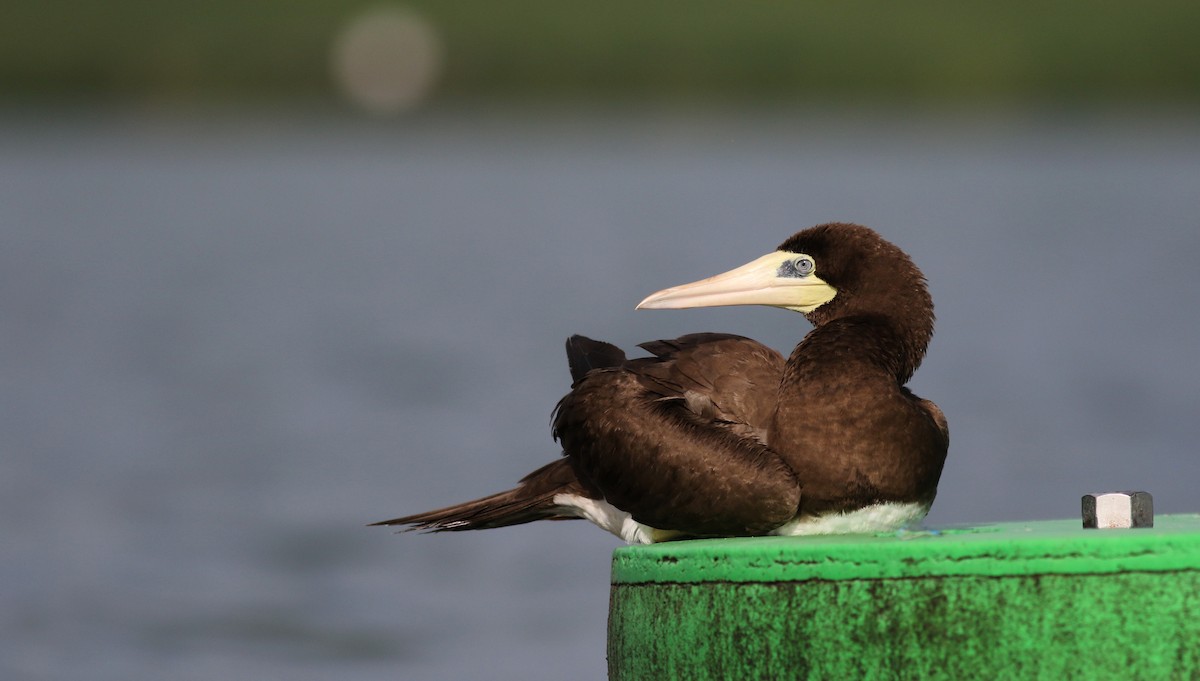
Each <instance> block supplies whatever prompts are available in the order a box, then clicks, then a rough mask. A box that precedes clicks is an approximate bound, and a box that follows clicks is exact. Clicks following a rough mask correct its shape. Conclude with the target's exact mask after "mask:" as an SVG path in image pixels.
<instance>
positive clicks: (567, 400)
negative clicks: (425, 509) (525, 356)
mask: <svg viewBox="0 0 1200 681" xmlns="http://www.w3.org/2000/svg"><path fill="white" fill-rule="evenodd" d="M642 347H643V348H645V349H646V350H648V351H649V352H650V353H652V354H653V355H654V356H653V357H647V358H639V359H634V360H627V361H625V362H623V363H621V364H620V365H618V366H608V367H601V368H596V369H592V370H591V371H588V372H587V373H586V374H585V375H584V376H582V377H581V378H580V379H579V380H577V381H576V383H575V387H574V389H572V391H571V392H570V393H569V394H568V395H567V396H566V397H564V398H563V399H562V401H561V402H559V405H558V407H557V409H556V413H555V417H554V434H555V437H556V438H558V440H559V441H560V442H561V443H562V445H563V451H564V453H565V454H566V455H567V456H568V457H569V458H570V460H571V462H572V467H573V468H575V469H576V470H577V471H578V472H579V474H580V477H581V478H583V479H585V480H586V481H587V482H588V483H590V484H591V485H594V486H595V487H596V488H597V489H598V490H600V492H601V493H602V494H603V495H604V497H605V499H606V500H607V501H608V502H609V503H611V504H612V505H614V506H616V507H617V508H620V509H621V510H624V511H628V512H629V513H631V514H632V515H633V517H634V519H635V520H637V521H638V522H641V523H644V524H646V525H649V526H651V527H655V528H658V529H664V530H680V531H683V532H685V533H688V534H696V535H705V534H712V535H730V534H757V533H762V532H765V531H767V530H769V529H771V528H772V527H774V526H775V525H778V524H781V523H783V522H786V521H787V520H789V519H791V517H792V515H794V513H795V512H796V508H797V506H798V504H799V488H798V486H797V484H796V480H795V477H794V475H793V474H792V472H791V471H790V469H788V468H787V467H786V466H785V465H784V464H783V463H782V461H781V460H780V459H779V457H778V456H777V455H776V454H775V453H774V452H773V451H771V449H770V448H769V447H768V443H767V442H766V441H765V435H764V434H765V432H766V429H767V425H768V424H769V422H770V419H771V415H772V412H773V409H774V405H775V401H776V400H777V399H778V389H779V384H780V379H781V376H782V372H783V365H784V360H783V358H782V357H781V356H780V355H779V354H778V353H777V352H775V351H773V350H771V349H769V348H767V347H765V346H763V345H761V344H760V343H757V342H755V341H752V340H750V339H747V338H743V337H740V336H733V335H726V334H693V335H689V336H683V337H681V338H677V339H674V340H667V341H654V342H651V343H646V344H644V345H643V346H642ZM609 356H611V354H610V355H609Z"/></svg>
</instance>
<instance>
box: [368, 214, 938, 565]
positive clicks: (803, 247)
mask: <svg viewBox="0 0 1200 681" xmlns="http://www.w3.org/2000/svg"><path fill="white" fill-rule="evenodd" d="M717 305H770V306H774V307H780V308H784V309H788V310H794V311H797V312H800V313H801V314H803V315H804V316H805V317H807V318H808V320H809V321H810V322H811V323H812V325H813V329H812V330H811V331H810V332H809V333H808V335H806V336H805V337H804V339H803V340H801V341H800V344H799V345H797V346H796V348H795V349H794V350H793V351H792V353H791V356H790V357H788V358H787V359H786V360H784V358H783V356H782V355H780V354H779V353H778V352H776V351H774V350H772V349H770V348H768V347H766V346H764V345H762V344H760V343H758V342H756V341H753V340H750V339H748V338H743V337H741V336H735V335H730V334H719V333H699V334H691V335H687V336H682V337H680V338H676V339H674V340H659V341H652V342H649V343H643V344H642V345H641V346H640V347H642V348H643V349H645V350H646V351H648V352H649V353H650V354H651V355H652V356H651V357H642V358H636V359H627V358H626V357H625V353H624V352H622V351H621V350H620V349H619V348H617V347H616V346H613V345H610V344H608V343H604V342H600V341H594V340H591V339H589V338H584V337H583V336H572V337H571V338H570V339H569V340H568V341H567V358H568V363H569V365H570V369H571V377H572V379H573V384H572V387H571V392H570V393H568V394H567V395H566V396H565V397H563V398H562V400H561V401H559V403H558V406H557V407H556V408H555V411H554V419H553V434H554V437H555V439H556V440H558V442H559V443H560V444H561V445H562V450H563V456H562V458H560V459H558V460H556V461H554V462H553V463H550V464H548V465H546V466H543V467H541V468H539V469H537V470H536V471H534V472H532V473H530V474H529V475H527V476H525V477H524V478H522V479H521V481H520V483H519V484H518V485H517V487H516V488H514V489H511V490H508V491H506V492H500V493H499V494H493V495H491V496H487V497H484V498H482V499H477V500H475V501H468V502H466V503H462V504H458V505H455V506H450V507H447V508H443V509H439V510H435V511H428V512H425V513H417V514H414V515H409V516H404V517H401V518H395V519H392V520H386V521H383V522H380V523H375V524H376V525H408V526H409V528H408V529H413V530H425V531H431V532H442V531H458V530H475V529H486V528H492V527H504V526H506V525H516V524H520V523H526V522H530V521H533V520H543V519H550V520H562V519H568V518H586V519H588V520H590V521H592V522H593V523H595V524H597V525H599V526H600V527H602V528H604V529H606V530H608V531H610V532H612V533H613V534H616V535H617V536H619V537H621V538H622V539H624V540H625V541H627V542H629V543H652V542H656V541H663V540H666V539H673V538H678V537H721V536H744V535H767V534H776V535H797V534H833V533H849V532H874V531H890V530H893V529H898V528H901V527H905V526H908V525H910V524H913V523H916V522H918V521H920V520H921V519H922V518H924V517H925V514H926V513H927V512H928V511H929V507H930V505H931V504H932V503H933V499H934V495H935V494H936V492H937V484H938V478H939V477H940V476H941V472H942V464H943V463H944V461H945V459H946V450H947V447H948V444H949V434H948V430H947V427H946V418H945V416H944V415H943V414H942V412H941V410H940V409H938V407H937V405H935V404H934V403H933V402H930V401H929V400H924V399H921V398H919V397H917V396H916V395H914V394H913V393H912V392H911V391H909V390H908V388H906V387H905V385H904V384H905V383H906V382H907V381H908V379H909V378H910V377H911V376H912V374H913V372H914V371H915V370H916V369H917V366H918V365H919V364H920V363H921V359H922V358H923V357H924V356H925V350H926V348H927V346H928V345H929V341H930V338H931V337H932V336H933V319H934V317H933V300H932V298H931V297H930V295H929V291H928V289H927V287H926V283H925V277H924V275H923V274H922V273H921V271H920V270H919V269H917V267H916V265H914V264H913V262H912V260H910V259H909V257H908V256H907V255H906V254H905V253H904V252H903V251H901V250H900V249H899V248H897V247H896V246H894V245H892V244H891V243H889V242H887V241H885V240H884V239H883V238H881V237H880V236H879V235H878V234H876V233H875V232H874V231H873V230H871V229H868V228H866V227H862V226H859V225H852V224H844V223H833V224H825V225H819V226H817V227H812V228H810V229H806V230H803V231H801V232H799V233H797V234H795V235H793V236H792V237H791V238H789V239H788V240H786V241H784V242H783V244H781V245H780V246H779V248H778V249H776V250H775V251H773V252H771V253H769V254H767V255H764V256H762V257H761V258H758V259H757V260H754V261H753V262H750V263H748V264H746V265H743V266H741V267H738V268H737V269H734V270H731V271H729V272H726V273H724V274H719V275H717V276H715V277H711V278H709V279H705V280H703V281H698V282H695V283H691V284H684V285H682V286H675V287H672V288H668V289H664V290H662V291H659V292H657V293H654V294H652V295H650V296H649V297H647V298H646V299H645V300H643V301H642V302H641V303H640V304H639V305H638V309H652V310H659V309H678V308H691V307H708V306H717Z"/></svg>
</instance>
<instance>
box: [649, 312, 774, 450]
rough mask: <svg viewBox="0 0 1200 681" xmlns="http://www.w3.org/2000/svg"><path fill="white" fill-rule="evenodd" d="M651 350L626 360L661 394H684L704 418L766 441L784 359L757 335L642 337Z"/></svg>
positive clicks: (676, 397) (675, 396) (665, 396)
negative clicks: (663, 338) (647, 354)
mask: <svg viewBox="0 0 1200 681" xmlns="http://www.w3.org/2000/svg"><path fill="white" fill-rule="evenodd" d="M639 347H641V348H643V349H645V350H646V351H647V352H650V353H651V354H653V355H654V357H652V358H644V359H637V360H634V361H632V362H628V363H627V364H626V369H627V370H628V371H632V372H634V373H635V374H637V376H638V378H639V379H640V382H641V384H642V385H643V386H645V388H646V389H647V390H649V391H650V392H652V393H654V394H656V395H658V396H659V397H660V398H661V399H666V400H682V401H683V403H684V404H686V405H687V407H688V409H690V410H691V411H692V412H694V413H695V414H696V415H697V416H699V417H701V418H702V419H703V420H706V421H711V422H713V423H714V424H721V425H723V426H726V427H729V428H731V429H733V430H734V431H735V432H737V433H738V434H740V435H743V436H745V437H755V438H757V439H758V440H759V441H760V442H761V443H763V444H768V443H767V438H766V433H767V427H768V425H769V424H770V421H771V417H772V415H773V414H774V412H775V405H776V403H777V402H778V400H779V384H780V381H781V379H782V377H783V366H784V359H783V357H782V356H781V355H780V354H779V353H778V352H776V351H774V350H772V349H771V348H768V347H767V346H765V345H763V344H762V343H759V342H758V341H754V340H751V339H749V338H744V337H742V336H735V335H732V334H723V333H693V334H689V335H687V336H681V337H679V338H676V339H674V340H657V341H650V342H647V343H642V344H641V345H640V346H639Z"/></svg>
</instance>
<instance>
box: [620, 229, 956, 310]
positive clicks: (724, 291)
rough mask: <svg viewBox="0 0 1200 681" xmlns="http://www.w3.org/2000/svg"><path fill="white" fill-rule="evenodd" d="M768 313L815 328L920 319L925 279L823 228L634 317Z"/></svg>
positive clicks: (868, 233) (855, 232) (879, 248)
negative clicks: (744, 308)
mask: <svg viewBox="0 0 1200 681" xmlns="http://www.w3.org/2000/svg"><path fill="white" fill-rule="evenodd" d="M718 305H770V306H773V307H781V308H785V309H788V310H795V311H796V312H801V313H803V314H804V315H805V316H806V317H808V319H809V320H810V321H812V322H813V323H814V324H816V325H820V324H822V323H824V322H826V321H829V320H831V319H836V318H838V317H844V316H848V315H852V314H864V313H866V314H880V315H885V316H888V317H900V318H906V319H915V318H927V319H928V320H929V326H930V328H931V329H932V320H933V302H932V300H931V299H930V297H929V292H928V289H927V288H926V285H925V277H924V276H923V275H922V274H921V271H920V270H919V269H917V267H916V265H914V264H913V262H912V260H911V259H909V257H908V255H906V254H905V253H904V251H902V250H900V249H899V248H897V247H896V246H894V245H893V244H891V243H890V242H888V241H886V240H884V239H883V237H881V236H879V235H878V234H877V233H875V231H874V230H872V229H869V228H867V227H863V226H861V225H852V224H846V223H830V224H825V225H818V226H816V227H811V228H809V229H806V230H803V231H800V232H797V233H796V234H794V235H792V236H791V237H790V238H789V239H787V240H786V241H784V242H783V243H782V244H780V246H779V248H777V249H776V250H775V251H773V252H771V253H768V254H766V255H764V256H762V257H760V258H758V259H756V260H754V261H752V262H749V263H747V264H745V265H742V266H741V267H738V268H736V269H733V270H730V271H728V272H725V273H723V274H718V275H716V276H715V277H709V278H708V279H704V280H702V281H697V282H694V283H691V284H683V285H681V286H672V287H671V288H668V289H663V290H662V291H658V292H657V293H653V294H651V295H650V296H648V297H647V298H646V299H645V300H643V301H642V302H641V303H639V304H638V309H648V310H662V309H680V308H690V307H713V306H718Z"/></svg>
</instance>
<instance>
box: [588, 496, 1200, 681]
mask: <svg viewBox="0 0 1200 681" xmlns="http://www.w3.org/2000/svg"><path fill="white" fill-rule="evenodd" d="M608 665H609V678H610V679H613V680H617V681H627V680H634V679H654V680H655V681H660V680H662V679H688V680H689V681H690V680H696V681H700V680H704V679H839V680H841V679H955V680H958V679H1054V680H1056V681H1057V680H1060V679H1095V678H1121V679H1194V678H1200V515H1173V516H1171V515H1168V516H1159V517H1158V518H1157V519H1156V521H1155V527H1154V528H1146V529H1128V530H1085V529H1083V528H1082V527H1081V523H1080V521H1078V520H1071V521H1066V520H1064V521H1045V522H1031V523H1008V524H998V525H986V526H980V527H973V528H963V529H949V530H943V531H930V532H925V531H920V532H901V533H896V534H887V535H877V536H871V535H859V536H836V537H787V538H784V537H759V538H745V539H712V540H697V541H685V542H668V543H665V544H656V545H652V546H631V547H625V548H621V549H618V550H617V551H616V552H615V553H614V555H613V573H612V600H611V607H610V612H609V628H608Z"/></svg>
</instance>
